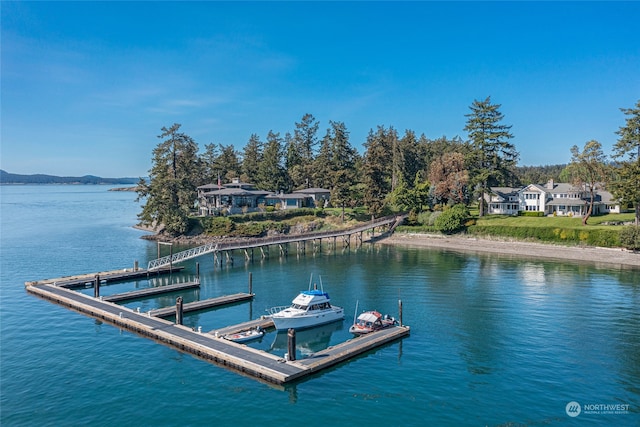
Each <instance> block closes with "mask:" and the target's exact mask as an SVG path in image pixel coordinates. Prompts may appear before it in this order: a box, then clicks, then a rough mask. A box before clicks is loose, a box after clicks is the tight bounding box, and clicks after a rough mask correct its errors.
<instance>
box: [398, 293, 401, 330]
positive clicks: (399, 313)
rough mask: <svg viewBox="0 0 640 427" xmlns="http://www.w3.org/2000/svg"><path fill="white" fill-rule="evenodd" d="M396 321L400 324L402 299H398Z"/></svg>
mask: <svg viewBox="0 0 640 427" xmlns="http://www.w3.org/2000/svg"><path fill="white" fill-rule="evenodd" d="M398 321H399V322H400V326H402V300H401V299H399V300H398Z"/></svg>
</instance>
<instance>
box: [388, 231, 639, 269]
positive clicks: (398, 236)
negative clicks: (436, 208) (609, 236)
mask: <svg viewBox="0 0 640 427" xmlns="http://www.w3.org/2000/svg"><path fill="white" fill-rule="evenodd" d="M379 242H380V243H382V244H391V245H405V246H411V247H430V248H441V249H447V250H453V251H460V252H476V253H481V252H484V253H494V254H503V255H509V256H513V257H517V258H525V259H526V258H530V259H556V260H567V261H572V262H589V263H595V264H602V265H606V266H608V267H612V266H618V267H620V268H640V253H634V252H632V251H628V250H626V249H622V248H599V247H589V246H584V247H581V246H561V245H553V244H544V243H534V242H522V241H513V240H497V239H496V240H492V239H481V238H477V237H469V236H442V235H436V234H420V233H394V234H393V235H392V236H389V237H387V238H384V239H382V240H380V241H379Z"/></svg>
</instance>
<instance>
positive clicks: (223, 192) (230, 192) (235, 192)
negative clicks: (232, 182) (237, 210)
mask: <svg viewBox="0 0 640 427" xmlns="http://www.w3.org/2000/svg"><path fill="white" fill-rule="evenodd" d="M267 194H269V192H268V191H260V190H244V189H242V188H222V189H220V190H214V191H208V192H206V193H204V196H265V195H267Z"/></svg>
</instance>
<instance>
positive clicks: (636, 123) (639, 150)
mask: <svg viewBox="0 0 640 427" xmlns="http://www.w3.org/2000/svg"><path fill="white" fill-rule="evenodd" d="M620 110H621V111H622V112H623V113H624V114H625V115H627V116H629V117H627V119H626V123H625V126H621V127H620V129H619V130H618V131H617V132H616V134H618V135H619V136H620V138H619V139H618V142H616V144H615V145H614V146H613V152H614V154H613V159H614V160H616V161H617V162H618V163H617V167H616V170H615V176H616V178H615V180H614V181H613V182H612V183H611V184H612V185H611V186H612V189H613V194H614V196H615V197H617V198H618V200H619V201H620V202H621V204H622V205H632V206H634V207H635V212H636V225H637V226H638V225H640V100H638V102H637V103H636V108H621V109H620Z"/></svg>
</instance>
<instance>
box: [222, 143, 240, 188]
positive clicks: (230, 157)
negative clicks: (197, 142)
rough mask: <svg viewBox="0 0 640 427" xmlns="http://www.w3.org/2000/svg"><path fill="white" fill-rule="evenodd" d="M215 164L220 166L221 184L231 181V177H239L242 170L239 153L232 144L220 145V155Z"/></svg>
mask: <svg viewBox="0 0 640 427" xmlns="http://www.w3.org/2000/svg"><path fill="white" fill-rule="evenodd" d="M217 164H218V165H219V167H220V179H221V180H222V184H224V183H225V182H229V181H231V179H232V178H238V177H240V173H241V170H242V165H241V163H240V155H239V154H238V151H236V149H235V147H234V146H233V145H231V144H229V145H220V156H219V157H218V161H217ZM216 179H217V178H216Z"/></svg>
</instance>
